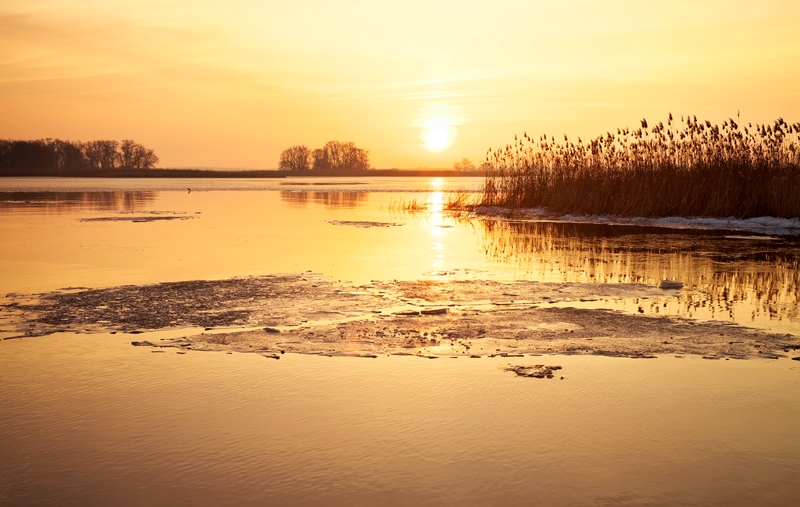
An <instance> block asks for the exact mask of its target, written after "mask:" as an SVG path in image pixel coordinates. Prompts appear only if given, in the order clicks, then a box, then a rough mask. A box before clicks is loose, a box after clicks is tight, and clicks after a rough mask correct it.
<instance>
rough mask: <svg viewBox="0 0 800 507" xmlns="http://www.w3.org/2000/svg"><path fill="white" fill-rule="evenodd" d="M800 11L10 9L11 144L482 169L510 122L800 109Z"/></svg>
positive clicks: (448, 6)
mask: <svg viewBox="0 0 800 507" xmlns="http://www.w3.org/2000/svg"><path fill="white" fill-rule="evenodd" d="M798 89H800V4H797V3H793V2H787V1H778V0H771V1H764V2H759V3H752V2H743V1H727V2H722V1H718V0H714V1H706V2H696V1H692V2H690V1H685V0H676V1H673V2H670V3H661V4H658V5H655V4H652V3H647V2H633V1H627V0H626V1H614V2H590V1H585V0H581V1H568V2H559V3H554V2H541V1H539V2H522V1H511V0H498V1H495V2H492V3H491V4H489V3H488V2H475V1H472V2H470V1H464V0H462V1H460V2H456V1H453V0H447V1H444V0H438V1H436V0H428V1H424V2H423V1H419V0H408V1H406V2H403V3H400V2H360V1H355V0H343V1H341V2H335V3H334V2H325V1H322V0H297V1H295V2H292V3H291V4H289V3H288V2H276V1H270V2H255V1H250V0H232V1H229V2H225V3H222V2H212V1H204V0H196V1H193V2H188V1H185V0H163V1H159V2H154V1H144V2H142V1H136V2H134V1H131V0H108V1H105V2H93V1H70V2H66V1H62V0H27V1H25V2H22V1H18V0H10V1H6V2H4V3H3V4H2V6H0V108H2V110H3V111H4V114H3V115H2V117H1V119H0V138H14V139H38V138H46V137H51V138H61V139H71V140H91V139H135V140H136V141H138V142H141V143H143V144H144V145H146V146H148V147H150V148H153V149H154V150H155V151H156V153H157V154H158V156H159V157H160V159H161V164H160V165H161V166H162V167H187V166H202V167H246V168H275V167H277V165H278V157H279V154H280V152H281V151H282V150H283V149H285V148H287V147H288V146H290V145H294V144H306V145H307V146H309V147H311V148H315V147H320V146H322V145H323V144H324V143H325V142H326V141H329V140H340V141H353V142H355V143H356V145H358V146H359V147H361V148H364V149H367V150H369V151H370V157H371V161H372V164H373V166H374V167H378V168H388V167H397V168H417V167H434V168H435V167H451V166H452V164H453V162H455V161H457V160H461V158H463V157H466V158H469V159H471V160H472V161H473V162H475V163H476V165H477V164H479V163H480V161H481V160H482V158H483V156H484V154H485V152H486V150H487V148H489V147H490V146H491V147H497V146H498V145H505V144H506V143H508V142H510V141H511V140H513V137H514V135H515V134H521V133H522V132H524V131H527V132H528V133H530V134H531V135H539V134H542V133H547V134H550V135H555V136H557V137H558V136H561V135H563V134H565V133H566V134H569V135H570V136H582V137H584V138H586V137H594V136H596V135H599V134H602V133H604V132H606V131H607V130H612V129H616V127H626V126H629V127H635V126H637V125H638V121H639V119H640V118H642V117H646V118H648V120H651V121H659V120H666V116H667V114H668V112H672V113H673V114H674V115H676V117H678V116H680V115H681V114H695V115H697V116H698V118H701V117H702V118H704V119H709V120H711V121H714V122H721V121H722V120H723V119H725V118H728V117H731V116H733V117H735V116H736V113H737V111H741V118H742V120H743V121H745V122H767V121H772V120H774V119H775V118H777V117H779V116H781V117H784V118H785V119H786V120H787V121H798V120H800V94H798V93H797V91H796V90H798Z"/></svg>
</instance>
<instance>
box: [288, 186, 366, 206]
mask: <svg viewBox="0 0 800 507" xmlns="http://www.w3.org/2000/svg"><path fill="white" fill-rule="evenodd" d="M281 200H282V201H283V202H285V203H288V204H289V205H290V206H292V207H296V208H304V207H306V206H307V205H308V203H309V202H311V203H314V204H322V205H323V206H325V207H328V208H355V207H358V206H361V205H364V204H366V203H367V202H368V200H369V194H368V193H367V192H316V191H313V192H305V191H292V190H281Z"/></svg>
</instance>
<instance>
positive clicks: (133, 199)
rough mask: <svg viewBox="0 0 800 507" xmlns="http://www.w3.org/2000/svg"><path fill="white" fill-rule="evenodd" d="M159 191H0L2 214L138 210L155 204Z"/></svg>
mask: <svg viewBox="0 0 800 507" xmlns="http://www.w3.org/2000/svg"><path fill="white" fill-rule="evenodd" d="M156 195H157V192H146V191H142V192H122V191H116V192H0V211H13V212H35V213H41V212H46V213H67V212H73V211H136V210H141V209H144V208H145V207H147V206H148V205H149V204H151V203H153V202H155V200H156Z"/></svg>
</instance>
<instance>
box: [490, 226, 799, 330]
mask: <svg viewBox="0 0 800 507" xmlns="http://www.w3.org/2000/svg"><path fill="white" fill-rule="evenodd" d="M481 225H482V229H483V235H482V238H483V240H482V242H483V248H484V250H485V253H486V255H487V256H488V257H489V258H490V259H492V260H495V261H497V262H502V263H513V264H515V265H517V266H519V267H520V268H521V269H524V270H525V271H527V272H528V273H529V275H530V276H528V278H533V279H536V280H541V281H556V282H583V283H592V282H595V283H640V284H647V285H656V284H658V282H659V281H660V280H664V279H668V280H678V281H681V282H684V284H686V288H688V289H692V288H693V289H695V290H684V291H681V292H680V297H678V298H674V297H672V298H664V299H658V300H649V301H635V302H634V303H635V304H636V305H638V308H636V309H637V311H638V312H640V313H647V314H665V313H666V314H670V315H682V316H685V317H691V318H709V319H719V320H731V321H734V322H737V323H740V324H744V325H747V324H748V323H752V322H756V321H759V322H761V323H762V324H764V321H771V322H772V323H773V324H779V325H778V326H770V327H774V328H775V329H778V328H787V327H791V326H793V325H800V324H797V321H798V320H799V318H800V310H799V307H800V260H799V259H800V243H799V242H798V241H797V240H796V239H789V238H774V237H764V236H740V235H735V234H732V233H730V232H724V231H691V230H676V229H664V228H655V227H640V226H617V225H604V224H585V223H563V222H502V221H491V220H487V221H481ZM665 294H668V293H666V292H665Z"/></svg>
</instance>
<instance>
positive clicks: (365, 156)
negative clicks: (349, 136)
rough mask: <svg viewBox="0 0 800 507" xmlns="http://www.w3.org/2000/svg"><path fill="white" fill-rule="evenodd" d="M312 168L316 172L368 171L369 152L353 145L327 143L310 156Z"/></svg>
mask: <svg viewBox="0 0 800 507" xmlns="http://www.w3.org/2000/svg"><path fill="white" fill-rule="evenodd" d="M312 158H313V168H314V170H317V171H343V170H367V169H370V164H369V152H368V151H367V150H363V149H361V148H358V147H356V145H355V143H353V142H349V143H341V142H339V141H328V142H327V143H325V146H323V147H322V148H319V149H316V150H314V152H313V154H312Z"/></svg>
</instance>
